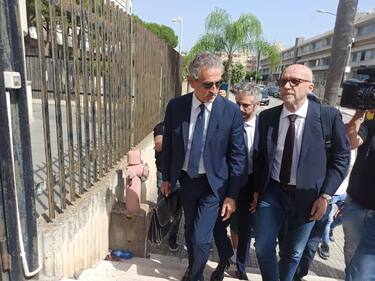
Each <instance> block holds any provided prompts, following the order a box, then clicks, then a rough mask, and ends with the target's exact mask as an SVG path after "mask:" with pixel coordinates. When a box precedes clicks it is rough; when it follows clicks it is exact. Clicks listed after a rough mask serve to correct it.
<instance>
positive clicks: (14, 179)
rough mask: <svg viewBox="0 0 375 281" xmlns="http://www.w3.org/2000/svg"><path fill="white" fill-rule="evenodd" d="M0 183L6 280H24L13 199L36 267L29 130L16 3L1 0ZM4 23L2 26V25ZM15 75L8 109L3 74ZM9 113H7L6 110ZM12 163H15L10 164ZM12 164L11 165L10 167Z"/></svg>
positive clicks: (28, 254)
mask: <svg viewBox="0 0 375 281" xmlns="http://www.w3.org/2000/svg"><path fill="white" fill-rule="evenodd" d="M0 7H1V9H0V18H1V19H2V24H1V26H0V28H1V32H0V42H1V44H0V141H1V144H2V145H1V146H0V180H1V184H0V185H1V190H0V192H2V196H3V200H2V202H4V204H5V205H4V214H5V220H6V232H7V234H8V235H7V236H8V237H7V247H8V250H9V254H10V256H11V270H10V271H9V280H11V281H18V280H21V281H22V280H25V276H24V271H23V270H22V262H21V257H20V247H19V242H20V241H19V238H18V236H17V234H18V233H19V228H18V227H17V219H15V218H17V212H16V198H18V207H19V219H20V221H19V224H20V225H21V226H22V232H21V237H22V238H23V242H24V246H25V252H26V259H27V262H28V267H29V269H30V270H31V271H32V270H34V269H35V267H36V266H37V264H38V262H37V260H38V259H37V254H38V253H37V248H38V246H37V232H36V215H35V198H34V180H33V172H32V156H31V141H30V128H29V119H28V108H27V93H26V76H25V59H24V52H23V50H24V46H23V35H22V30H21V20H20V13H19V1H17V0H0ZM4 23H5V26H4V25H3V24H4ZM5 70H8V71H9V70H11V71H15V72H18V73H19V74H20V77H21V88H20V89H13V90H9V95H10V98H9V105H10V106H9V108H7V102H6V92H5V85H4V80H3V71H5ZM9 110H10V111H9ZM11 130H12V131H11ZM12 160H13V161H14V162H13V163H12ZM11 164H13V165H11Z"/></svg>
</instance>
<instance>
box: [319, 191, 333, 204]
mask: <svg viewBox="0 0 375 281" xmlns="http://www.w3.org/2000/svg"><path fill="white" fill-rule="evenodd" d="M320 196H321V197H323V198H324V199H326V200H327V202H328V203H329V202H330V201H331V199H332V196H331V195H328V194H327V193H322V194H321V195H320Z"/></svg>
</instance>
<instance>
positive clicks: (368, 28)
mask: <svg viewBox="0 0 375 281" xmlns="http://www.w3.org/2000/svg"><path fill="white" fill-rule="evenodd" d="M371 33H375V23H370V24H368V25H364V26H361V27H358V36H364V35H367V34H371Z"/></svg>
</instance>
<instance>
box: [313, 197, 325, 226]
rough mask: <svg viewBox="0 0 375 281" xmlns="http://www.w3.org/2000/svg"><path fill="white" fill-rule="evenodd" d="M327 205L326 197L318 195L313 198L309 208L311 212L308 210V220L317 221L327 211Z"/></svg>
mask: <svg viewBox="0 0 375 281" xmlns="http://www.w3.org/2000/svg"><path fill="white" fill-rule="evenodd" d="M327 206H328V201H327V199H325V198H323V197H321V196H320V197H319V198H318V199H316V200H315V202H314V204H313V206H312V208H311V212H310V215H311V217H310V220H311V221H318V220H320V219H321V218H322V217H323V216H324V214H325V213H326V211H327Z"/></svg>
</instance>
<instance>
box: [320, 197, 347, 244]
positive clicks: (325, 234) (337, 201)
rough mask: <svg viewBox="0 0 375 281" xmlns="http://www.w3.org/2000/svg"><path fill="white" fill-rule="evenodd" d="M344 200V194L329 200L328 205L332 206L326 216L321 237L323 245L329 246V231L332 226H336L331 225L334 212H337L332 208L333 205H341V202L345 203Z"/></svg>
mask: <svg viewBox="0 0 375 281" xmlns="http://www.w3.org/2000/svg"><path fill="white" fill-rule="evenodd" d="M345 198H346V193H343V194H339V195H333V196H332V200H331V203H330V204H331V205H332V208H331V211H330V213H329V215H328V221H327V225H326V227H325V229H324V232H323V237H322V240H323V243H324V244H327V245H328V244H329V242H330V240H329V232H330V231H331V229H333V226H337V225H338V224H332V223H333V216H334V215H335V212H336V211H337V208H334V207H333V205H334V204H336V205H340V204H343V202H344V201H345Z"/></svg>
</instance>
